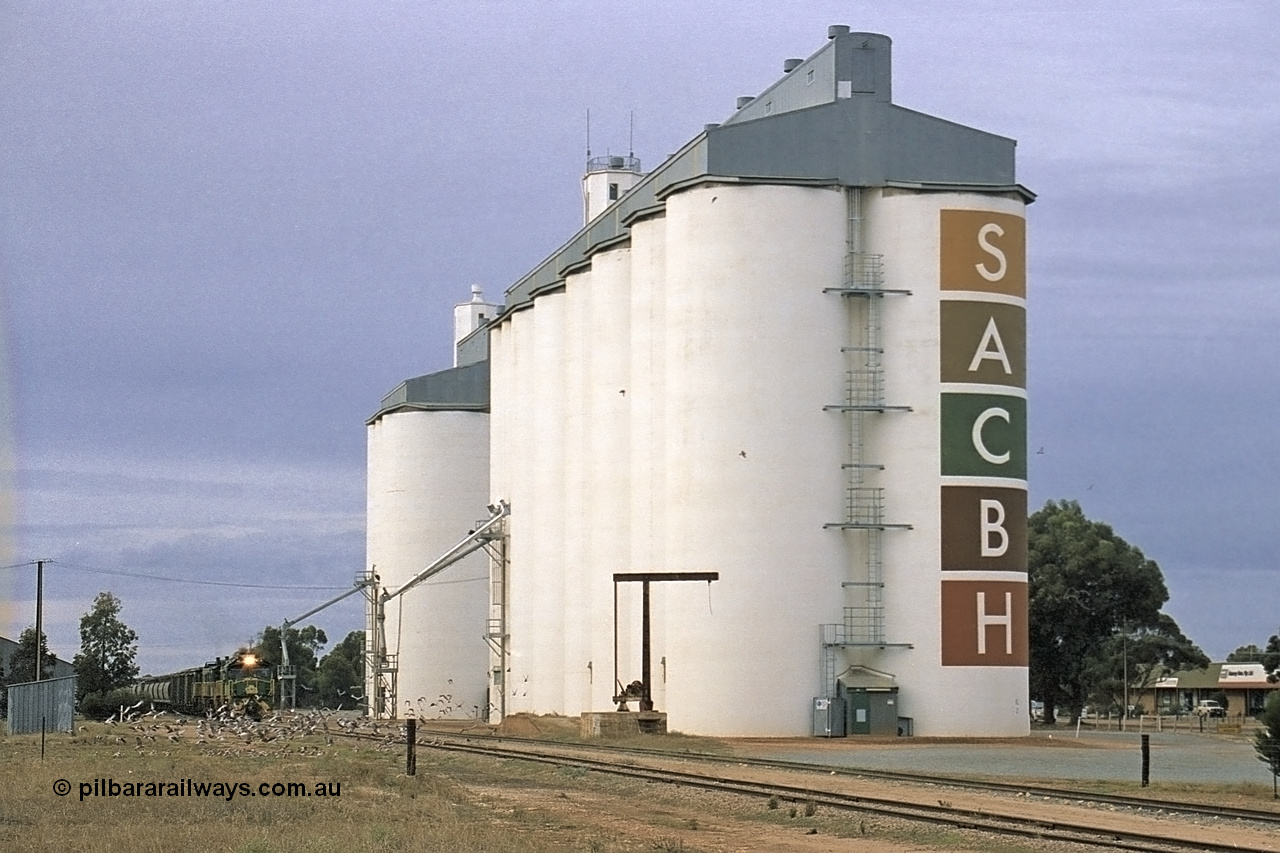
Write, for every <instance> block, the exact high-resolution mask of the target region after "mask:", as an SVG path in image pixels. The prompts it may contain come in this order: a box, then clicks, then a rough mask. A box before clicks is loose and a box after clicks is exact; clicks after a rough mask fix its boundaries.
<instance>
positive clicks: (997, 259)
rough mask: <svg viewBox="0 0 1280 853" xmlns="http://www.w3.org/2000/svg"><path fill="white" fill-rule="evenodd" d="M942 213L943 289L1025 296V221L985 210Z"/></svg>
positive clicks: (941, 262)
mask: <svg viewBox="0 0 1280 853" xmlns="http://www.w3.org/2000/svg"><path fill="white" fill-rule="evenodd" d="M941 213H942V219H941V224H940V228H941V234H940V239H939V243H940V246H941V252H940V257H939V265H940V269H941V282H940V284H941V287H942V289H943V290H981V291H983V292H986V293H1004V294H1007V295H1009V296H1018V297H1022V298H1026V295H1027V223H1026V220H1025V219H1023V218H1022V217H1021V216H1013V215H1012V214H1008V213H993V212H990V211H985V210H944V211H942V212H941Z"/></svg>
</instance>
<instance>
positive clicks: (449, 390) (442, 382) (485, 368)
mask: <svg viewBox="0 0 1280 853" xmlns="http://www.w3.org/2000/svg"><path fill="white" fill-rule="evenodd" d="M404 410H419V411H435V412H487V411H489V362H488V361H487V360H485V361H479V362H476V363H474V364H467V365H464V366H462V367H451V368H449V369H448V370H440V371H437V372H436V373H428V374H426V375H424V376H415V377H413V378H412V379H406V380H405V381H404V382H401V383H400V384H399V385H397V386H396V389H395V390H394V391H392V392H391V393H390V394H388V395H387V396H385V397H383V398H382V405H381V406H380V407H379V408H378V411H377V412H375V413H374V414H373V415H372V416H371V417H370V418H369V419H368V420H367V421H365V423H366V424H372V423H373V422H374V421H376V420H378V418H380V417H382V416H383V415H386V414H389V413H391V412H396V411H404Z"/></svg>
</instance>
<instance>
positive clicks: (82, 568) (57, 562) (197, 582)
mask: <svg viewBox="0 0 1280 853" xmlns="http://www.w3.org/2000/svg"><path fill="white" fill-rule="evenodd" d="M44 562H45V563H46V564H53V565H55V566H62V567H64V568H68V569H75V570H76V571H80V572H91V573H93V574H97V575H116V576H118V577H125V578H139V579H141V580H152V581H164V582H166V583H186V584H195V585H197V586H225V587H235V588H237V589H279V590H299V591H307V590H339V589H346V587H342V586H284V585H280V584H261V583H239V582H236V581H208V580H194V579H192V578H171V577H166V576H164V575H150V574H143V573H141V572H124V571H120V570H118V569H96V568H94V567H92V566H79V565H76V564H75V563H64V562H62V561H60V560H45V561H44ZM34 565H35V562H34V561H32V562H29V563H17V564H15V565H12V566H0V568H4V569H17V568H21V567H23V566H34Z"/></svg>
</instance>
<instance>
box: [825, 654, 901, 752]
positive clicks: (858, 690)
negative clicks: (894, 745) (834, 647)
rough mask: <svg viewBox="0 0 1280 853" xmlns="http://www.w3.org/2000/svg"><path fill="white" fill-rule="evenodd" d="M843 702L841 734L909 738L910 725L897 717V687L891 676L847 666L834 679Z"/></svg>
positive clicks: (863, 668) (862, 667)
mask: <svg viewBox="0 0 1280 853" xmlns="http://www.w3.org/2000/svg"><path fill="white" fill-rule="evenodd" d="M836 692H837V694H838V695H839V696H840V697H841V698H843V699H844V708H845V716H846V719H845V732H847V733H848V734H850V735H870V736H872V737H894V736H895V735H909V734H911V721H910V720H909V719H908V718H905V717H900V716H899V714H898V711H899V706H898V683H897V682H896V681H894V679H893V676H892V675H889V674H888V673H885V672H877V671H876V670H874V669H869V668H867V667H865V666H851V667H849V668H848V669H847V670H845V671H844V672H843V673H841V674H840V677H839V678H837V679H836Z"/></svg>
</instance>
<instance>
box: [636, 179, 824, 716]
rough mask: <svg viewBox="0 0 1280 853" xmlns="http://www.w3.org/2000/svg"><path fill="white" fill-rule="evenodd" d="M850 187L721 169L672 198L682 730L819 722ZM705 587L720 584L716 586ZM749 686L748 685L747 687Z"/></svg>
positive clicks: (674, 518)
mask: <svg viewBox="0 0 1280 853" xmlns="http://www.w3.org/2000/svg"><path fill="white" fill-rule="evenodd" d="M845 221H846V217H845V202H844V195H843V193H842V192H841V191H840V190H839V189H838V188H829V187H787V186H776V185H759V186H732V185H716V184H710V185H707V186H701V187H698V188H695V189H691V190H686V191H683V192H680V193H677V194H675V195H672V196H671V197H669V198H668V200H667V216H666V223H667V234H666V248H667V283H666V284H667V294H668V295H667V300H666V313H665V332H664V335H665V348H666V354H665V360H666V395H665V396H666V402H665V405H666V411H665V424H666V429H665V436H664V442H663V443H664V448H663V449H664V455H663V460H664V462H663V467H664V469H665V471H666V483H665V488H664V494H665V500H664V502H663V504H664V508H665V512H666V521H665V530H666V548H665V550H666V560H667V563H668V570H671V571H718V572H719V573H720V580H719V581H718V582H717V583H715V584H714V585H713V586H712V588H711V589H710V590H709V591H708V590H707V589H700V588H696V587H697V586H698V585H695V584H679V585H676V584H671V585H666V586H664V587H663V588H662V589H661V599H662V602H663V604H664V609H665V610H666V612H665V613H664V614H663V617H664V619H663V629H664V630H663V631H662V634H661V637H660V641H659V642H660V647H659V648H655V654H657V655H661V656H663V657H665V658H666V659H667V685H666V687H667V707H668V710H669V711H670V712H671V713H672V714H673V715H674V714H677V713H678V717H679V720H680V726H681V728H682V730H685V731H692V732H712V731H715V732H720V733H723V734H743V735H745V734H751V733H754V734H763V735H788V734H796V733H797V732H802V731H804V730H805V729H806V728H807V726H808V709H807V706H806V702H805V701H804V697H807V696H811V695H814V694H815V693H816V692H817V690H818V688H819V684H818V671H819V669H818V658H819V646H818V643H817V627H816V626H817V625H818V624H820V623H823V622H828V621H831V620H832V619H833V618H835V617H836V615H837V613H838V607H837V606H836V602H837V601H838V596H839V590H840V581H841V579H842V577H843V572H844V566H845V564H846V563H847V559H846V556H845V545H844V543H843V542H842V541H841V540H840V539H839V537H833V536H832V535H831V534H830V533H829V532H828V531H825V530H823V523H824V522H825V521H828V520H830V519H831V518H832V517H834V516H836V515H838V514H839V512H840V509H841V501H842V481H841V478H840V465H841V460H842V459H843V456H844V452H845V448H844V445H845V433H844V426H843V424H842V422H841V421H840V419H839V418H836V417H832V416H831V415H830V413H827V412H825V411H823V406H824V405H826V404H827V403H830V402H831V401H832V400H833V399H839V396H840V394H841V391H842V382H843V375H842V371H841V350H840V348H841V345H842V343H843V340H844V335H845V326H846V323H845V319H844V316H843V312H842V311H841V310H840V309H841V306H840V305H839V304H838V302H837V304H835V305H833V304H832V299H831V297H830V296H828V295H826V294H824V293H823V290H824V288H828V287H832V286H836V285H838V283H839V280H840V273H841V269H842V264H843V261H844V256H845V251H846V247H845V226H844V223H845ZM708 592H709V595H708ZM744 694H745V695H744Z"/></svg>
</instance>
